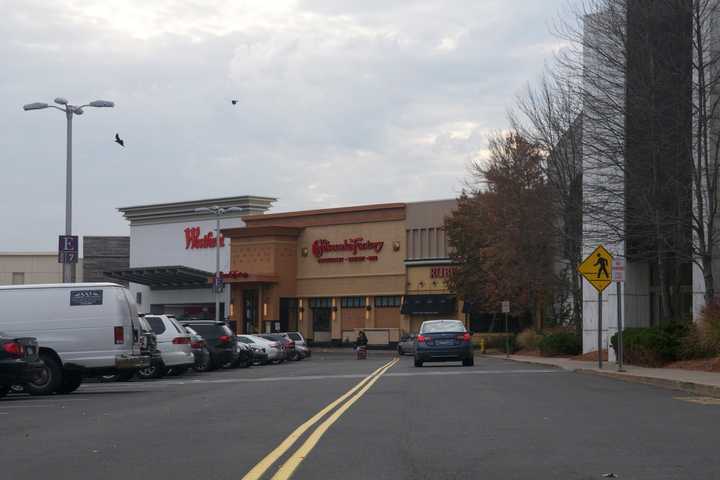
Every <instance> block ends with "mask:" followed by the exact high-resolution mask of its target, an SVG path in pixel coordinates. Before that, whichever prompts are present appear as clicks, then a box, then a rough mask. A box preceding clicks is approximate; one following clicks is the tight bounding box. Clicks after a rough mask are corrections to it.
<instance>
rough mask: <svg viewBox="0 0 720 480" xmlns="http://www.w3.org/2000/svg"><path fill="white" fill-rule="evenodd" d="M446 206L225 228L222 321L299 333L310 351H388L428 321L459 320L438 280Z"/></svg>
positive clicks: (285, 216)
mask: <svg viewBox="0 0 720 480" xmlns="http://www.w3.org/2000/svg"><path fill="white" fill-rule="evenodd" d="M454 206H455V201H454V200H448V201H437V202H420V203H408V204H405V203H392V204H381V205H367V206H359V207H349V208H336V209H327V210H313V211H305V212H291V213H281V214H264V215H250V216H247V217H244V218H243V220H244V221H245V223H246V227H245V228H236V229H227V230H224V231H223V233H224V234H225V235H226V236H227V237H229V238H230V239H231V249H230V265H231V269H230V271H229V272H226V274H225V277H226V278H225V281H226V283H227V284H229V286H230V289H231V301H230V321H231V322H234V324H235V327H236V329H237V331H238V332H271V331H288V330H299V331H301V332H302V333H303V334H304V335H305V336H306V337H307V338H309V339H311V340H313V341H314V342H315V343H333V344H337V343H343V342H349V341H353V340H354V339H355V337H356V336H357V332H358V331H359V330H364V331H365V332H366V334H367V335H368V338H369V340H370V343H375V344H388V343H394V342H397V341H398V340H399V338H400V336H401V335H402V334H403V333H409V332H412V331H417V329H418V328H419V326H420V324H421V323H422V321H423V320H427V319H430V318H458V319H463V315H462V314H461V313H460V312H461V309H460V308H458V307H459V305H458V302H457V300H456V299H455V297H454V296H453V295H451V294H450V293H449V292H448V290H447V284H446V282H445V278H446V277H443V276H442V275H445V274H447V272H449V268H450V267H451V261H450V258H449V252H448V250H447V240H446V237H445V232H444V230H443V228H442V227H443V223H444V218H445V216H446V215H448V214H449V213H450V212H451V211H452V209H453V208H454Z"/></svg>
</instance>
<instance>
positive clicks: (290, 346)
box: [258, 333, 303, 361]
mask: <svg viewBox="0 0 720 480" xmlns="http://www.w3.org/2000/svg"><path fill="white" fill-rule="evenodd" d="M258 336H259V337H262V338H266V339H268V340H273V341H275V342H280V343H281V344H282V345H283V349H284V350H285V359H286V360H296V361H297V360H302V358H303V357H302V356H300V353H299V352H298V351H297V350H295V340H293V339H292V338H290V337H288V335H287V333H261V334H259V335H258Z"/></svg>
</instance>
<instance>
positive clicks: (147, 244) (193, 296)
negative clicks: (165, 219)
mask: <svg viewBox="0 0 720 480" xmlns="http://www.w3.org/2000/svg"><path fill="white" fill-rule="evenodd" d="M215 226H216V223H215V220H194V219H192V217H189V218H187V219H185V220H180V221H178V222H175V223H155V224H140V225H132V226H131V227H130V268H134V267H159V266H186V267H190V268H196V269H199V270H204V271H206V272H209V273H214V272H215V248H203V249H193V248H187V243H186V239H185V229H186V228H192V227H200V236H201V237H203V236H205V235H206V234H207V233H208V232H214V231H215ZM243 226H245V223H244V222H243V221H242V219H241V218H239V217H234V218H233V217H232V216H229V215H228V216H227V217H224V218H223V219H222V221H221V224H220V228H221V229H223V228H236V227H243ZM213 235H214V233H213ZM229 265H230V242H229V240H228V241H226V242H225V246H224V247H221V248H220V270H221V271H224V272H227V271H228V270H229ZM130 291H131V292H132V295H133V298H136V299H137V293H138V292H140V293H141V304H140V305H138V310H139V311H140V312H142V313H148V312H150V305H153V304H190V303H214V302H215V295H214V293H213V292H212V289H210V288H207V289H186V290H152V289H150V288H149V287H147V286H145V285H140V284H137V283H131V284H130ZM221 301H222V302H223V303H224V304H225V314H226V315H227V314H228V312H229V307H228V305H229V304H230V289H229V288H227V289H225V292H224V293H223V294H222V300H221Z"/></svg>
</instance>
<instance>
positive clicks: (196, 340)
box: [183, 327, 212, 372]
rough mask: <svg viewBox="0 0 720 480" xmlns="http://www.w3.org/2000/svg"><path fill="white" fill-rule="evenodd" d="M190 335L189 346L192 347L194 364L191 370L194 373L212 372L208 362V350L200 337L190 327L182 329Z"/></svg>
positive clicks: (210, 364)
mask: <svg viewBox="0 0 720 480" xmlns="http://www.w3.org/2000/svg"><path fill="white" fill-rule="evenodd" d="M183 328H185V330H187V332H188V333H189V334H190V346H191V347H192V352H193V356H194V357H195V364H194V365H193V370H195V371H196V372H208V371H210V370H212V362H211V361H210V350H209V349H208V346H207V343H206V342H205V339H204V338H203V337H202V335H200V334H198V333H197V332H196V331H195V330H193V329H192V327H183Z"/></svg>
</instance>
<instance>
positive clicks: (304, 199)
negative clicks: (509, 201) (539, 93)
mask: <svg viewBox="0 0 720 480" xmlns="http://www.w3.org/2000/svg"><path fill="white" fill-rule="evenodd" d="M0 5H2V10H3V15H2V16H0V38H3V42H0V59H1V60H2V69H1V70H0V112H1V114H0V164H1V166H2V170H0V171H1V173H0V225H1V226H2V233H1V234H0V251H45V250H47V251H52V250H53V249H55V248H56V245H57V235H59V234H60V233H62V232H63V230H64V218H65V217H64V215H65V213H64V212H65V119H64V115H63V114H62V113H61V112H59V111H57V110H52V109H46V110H39V111H31V112H24V111H23V110H22V105H23V104H26V103H30V102H52V100H53V99H54V98H56V97H58V96H60V97H65V98H67V99H68V100H69V101H70V102H71V103H73V104H76V105H77V104H84V103H87V102H89V101H91V100H95V99H107V100H112V101H114V102H115V105H116V106H115V108H113V109H93V108H87V109H86V110H85V114H84V115H82V116H81V117H75V119H74V120H73V138H74V141H73V168H74V175H73V179H74V180H73V189H74V199H73V230H74V232H73V233H75V234H78V235H80V236H82V235H128V234H129V228H128V225H127V222H126V221H125V220H124V219H123V218H122V216H121V215H120V214H119V213H118V212H117V208H118V207H122V206H131V205H142V204H149V203H162V202H171V201H181V200H192V199H203V198H214V197H223V196H234V195H265V196H271V197H276V198H278V201H277V203H276V204H275V206H274V208H273V211H274V212H281V211H293V210H301V209H315V208H330V207H339V206H348V205H359V204H366V203H383V202H404V201H419V200H430V199H439V198H451V197H455V196H457V195H458V194H459V193H460V191H461V190H462V187H463V184H464V181H465V178H466V176H467V174H468V165H469V163H470V162H472V161H473V160H477V159H480V160H482V159H485V158H487V139H488V136H489V135H491V134H492V133H494V132H498V131H502V130H503V129H505V128H507V123H508V122H507V119H506V113H507V110H508V108H510V107H511V106H512V104H513V101H514V99H515V97H516V95H517V94H519V93H520V92H521V91H522V90H523V89H524V88H525V86H526V85H527V82H529V81H532V80H534V79H536V78H537V77H538V76H539V75H540V73H541V71H542V69H543V66H544V64H545V63H546V62H548V61H550V60H551V58H552V55H553V53H554V52H555V51H557V50H558V49H559V48H561V47H562V43H561V42H560V40H558V39H557V38H556V37H555V36H554V35H553V34H552V33H551V30H552V29H551V25H552V23H553V22H554V21H555V19H556V18H557V16H558V14H559V13H561V12H562V11H563V10H564V7H565V6H566V5H567V0H395V1H393V0H152V1H147V0H99V1H95V0H1V1H0ZM231 100H237V104H236V105H232V103H231ZM116 132H117V133H119V134H120V136H121V137H122V138H123V139H124V140H125V147H124V148H123V147H121V146H120V145H118V144H116V143H114V142H113V138H114V135H115V133H116Z"/></svg>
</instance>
